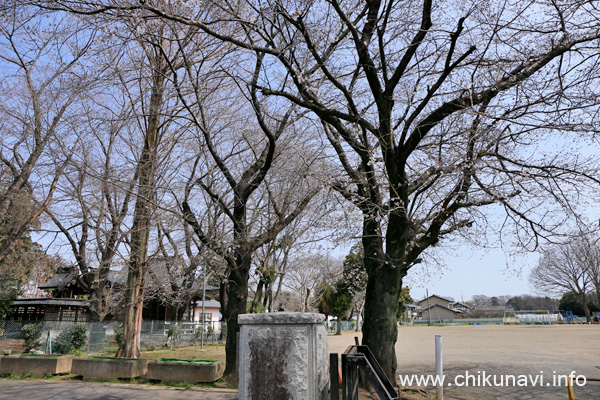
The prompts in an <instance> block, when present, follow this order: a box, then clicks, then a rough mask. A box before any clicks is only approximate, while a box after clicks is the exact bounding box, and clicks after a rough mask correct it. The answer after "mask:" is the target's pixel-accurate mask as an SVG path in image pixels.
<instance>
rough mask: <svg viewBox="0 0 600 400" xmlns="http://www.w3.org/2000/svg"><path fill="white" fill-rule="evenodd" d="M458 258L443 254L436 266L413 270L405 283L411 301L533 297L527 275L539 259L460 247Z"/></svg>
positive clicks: (502, 251) (464, 246)
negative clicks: (479, 296)
mask: <svg viewBox="0 0 600 400" xmlns="http://www.w3.org/2000/svg"><path fill="white" fill-rule="evenodd" d="M459 252H460V253H461V254H460V255H459V254H455V255H451V254H444V255H443V256H442V257H441V258H442V259H441V260H439V264H440V265H436V266H432V265H417V266H415V267H413V268H412V269H411V270H410V271H409V273H408V276H407V278H406V281H405V283H406V284H407V285H408V286H409V287H410V293H411V296H412V297H413V299H415V300H420V299H423V298H424V297H425V293H426V289H428V290H429V294H433V293H435V294H438V295H440V296H447V297H453V298H454V299H455V300H459V301H460V300H465V301H468V300H470V299H471V297H472V296H473V295H477V294H483V295H486V296H490V297H491V296H502V295H515V296H516V295H521V294H536V293H534V291H533V289H532V288H530V286H529V283H528V277H529V272H530V270H531V268H533V267H534V266H535V265H536V263H537V260H538V258H539V255H538V254H537V253H524V254H519V255H510V254H508V253H506V252H505V251H504V250H502V249H499V248H496V249H490V248H475V246H469V245H462V246H460V250H459Z"/></svg>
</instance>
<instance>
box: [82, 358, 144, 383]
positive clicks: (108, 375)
mask: <svg viewBox="0 0 600 400" xmlns="http://www.w3.org/2000/svg"><path fill="white" fill-rule="evenodd" d="M147 371H148V361H147V360H144V359H142V358H138V359H136V360H124V359H119V358H74V359H73V365H72V366H71V373H72V374H75V375H81V376H83V379H84V380H89V379H94V380H96V379H97V380H103V381H114V380H116V379H119V378H121V379H131V378H137V377H138V376H143V375H146V372H147Z"/></svg>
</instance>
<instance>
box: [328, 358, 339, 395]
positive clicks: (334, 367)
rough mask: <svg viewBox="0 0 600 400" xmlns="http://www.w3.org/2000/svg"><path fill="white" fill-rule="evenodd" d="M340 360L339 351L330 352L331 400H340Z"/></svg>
mask: <svg viewBox="0 0 600 400" xmlns="http://www.w3.org/2000/svg"><path fill="white" fill-rule="evenodd" d="M339 379H340V377H339V361H338V353H331V354H329V398H330V400H340V381H339Z"/></svg>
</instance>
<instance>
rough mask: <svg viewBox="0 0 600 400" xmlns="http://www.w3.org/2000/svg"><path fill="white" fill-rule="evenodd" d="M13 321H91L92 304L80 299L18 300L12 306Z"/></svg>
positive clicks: (11, 316)
mask: <svg viewBox="0 0 600 400" xmlns="http://www.w3.org/2000/svg"><path fill="white" fill-rule="evenodd" d="M11 309H12V310H11V315H10V317H9V319H11V320H13V321H65V322H87V321H89V320H90V302H89V301H88V300H78V299H60V298H59V299H57V298H44V299H17V300H15V301H13V302H12V304H11Z"/></svg>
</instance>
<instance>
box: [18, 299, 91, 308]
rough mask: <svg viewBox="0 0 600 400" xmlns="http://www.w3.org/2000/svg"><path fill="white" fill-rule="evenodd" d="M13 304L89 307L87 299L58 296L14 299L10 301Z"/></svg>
mask: <svg viewBox="0 0 600 400" xmlns="http://www.w3.org/2000/svg"><path fill="white" fill-rule="evenodd" d="M12 305H13V306H40V305H44V306H80V307H89V306H90V302H89V300H79V299H60V298H48V299H46V298H42V299H16V300H15V301H13V302H12Z"/></svg>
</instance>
